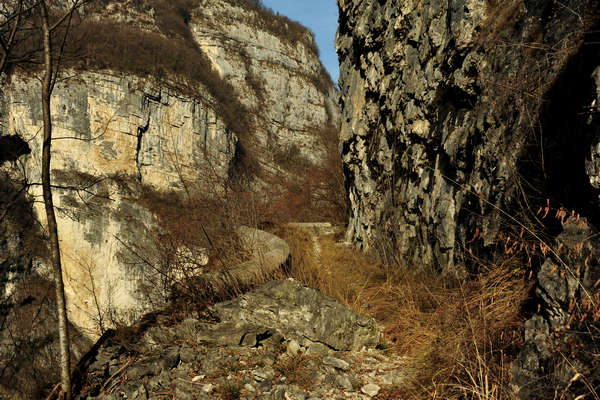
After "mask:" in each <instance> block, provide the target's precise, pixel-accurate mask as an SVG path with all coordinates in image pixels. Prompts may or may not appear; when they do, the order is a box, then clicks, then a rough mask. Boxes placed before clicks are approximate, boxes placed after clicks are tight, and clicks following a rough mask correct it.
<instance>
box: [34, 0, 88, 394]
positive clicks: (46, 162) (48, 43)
mask: <svg viewBox="0 0 600 400" xmlns="http://www.w3.org/2000/svg"><path fill="white" fill-rule="evenodd" d="M82 3H83V1H82V2H80V1H79V0H74V1H73V4H72V6H71V7H70V9H69V10H68V11H67V12H66V13H65V14H64V15H63V17H62V18H60V19H59V20H58V21H57V22H55V23H54V25H52V26H51V25H50V21H49V17H48V6H47V4H46V0H41V1H40V7H39V9H40V16H41V25H42V26H41V28H42V37H43V43H44V77H43V81H42V115H43V124H44V139H43V140H44V141H43V146H42V193H43V197H44V206H45V209H46V218H47V224H48V235H49V239H50V253H51V254H50V257H51V263H52V269H53V272H54V284H55V288H56V307H57V315H58V334H59V342H60V353H61V365H60V373H61V386H62V390H63V391H64V393H65V399H66V400H71V399H72V391H71V357H70V346H69V332H68V322H67V306H66V299H65V288H64V283H63V276H62V263H61V259H60V245H59V241H58V228H57V224H56V215H55V213H54V203H53V200H52V186H51V182H50V160H51V154H52V153H51V147H52V116H51V114H50V105H51V98H52V89H53V87H54V82H55V80H56V76H57V75H58V68H59V67H60V57H61V55H62V52H59V54H58V55H57V59H58V62H56V65H55V60H54V55H53V50H52V31H53V30H54V29H56V27H58V26H59V25H60V24H62V23H63V22H64V21H65V20H67V18H68V19H69V23H70V18H71V16H72V14H73V12H74V11H75V9H76V8H77V7H79V6H80V5H81V4H82ZM66 31H67V32H68V28H67V30H66ZM66 37H67V33H65V36H64V39H63V43H62V45H61V49H62V48H64V41H65V40H66Z"/></svg>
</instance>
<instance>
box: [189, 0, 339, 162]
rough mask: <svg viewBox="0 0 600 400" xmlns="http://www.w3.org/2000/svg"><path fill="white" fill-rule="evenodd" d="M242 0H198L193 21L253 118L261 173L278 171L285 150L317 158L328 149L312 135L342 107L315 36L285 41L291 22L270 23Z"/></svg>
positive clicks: (215, 63) (199, 37) (335, 120)
mask: <svg viewBox="0 0 600 400" xmlns="http://www.w3.org/2000/svg"><path fill="white" fill-rule="evenodd" d="M243 3H244V1H240V2H232V1H228V0H217V1H212V0H210V1H208V0H205V1H203V2H201V5H200V6H199V7H198V8H196V9H195V10H194V12H193V16H192V19H191V21H190V30H191V32H192V34H193V37H194V40H195V41H196V42H197V43H198V46H199V47H200V49H202V50H203V51H204V52H205V54H206V55H207V56H208V58H209V59H210V61H211V62H212V65H213V67H214V68H215V69H216V70H217V71H218V72H219V74H220V75H221V77H222V78H223V79H225V80H227V81H228V82H230V83H231V84H232V85H233V86H234V87H235V88H236V91H237V93H238V94H239V98H240V101H241V102H242V103H243V104H244V105H245V106H247V107H248V108H249V109H250V110H251V113H252V114H253V116H254V118H255V119H256V127H257V128H258V129H256V132H253V134H252V142H253V143H252V144H253V145H254V146H256V150H255V151H256V152H257V154H258V155H259V162H260V163H261V165H262V166H263V168H265V169H266V172H271V173H274V172H276V171H277V170H279V169H280V168H281V165H278V164H280V159H281V158H282V157H283V156H284V155H285V154H286V153H289V152H290V151H291V152H296V151H297V152H298V154H299V156H300V157H301V158H303V159H305V160H308V161H309V162H311V163H318V162H319V161H320V160H323V159H324V158H325V157H326V156H327V155H326V154H325V148H324V146H323V145H322V143H321V140H322V138H320V137H319V135H317V133H318V132H319V131H320V130H321V129H322V128H323V127H324V126H326V125H328V124H332V125H333V126H337V124H338V121H339V111H338V105H337V102H338V98H337V96H338V95H337V93H336V91H335V89H334V88H333V85H332V84H331V81H330V78H329V77H328V76H327V73H326V72H325V71H324V69H323V66H322V65H321V63H320V61H319V59H318V57H317V56H316V54H315V44H314V39H313V38H312V36H311V35H310V33H309V32H308V31H304V32H301V33H300V32H297V33H295V34H296V35H299V38H298V39H296V40H290V36H292V33H291V32H289V31H286V29H288V30H291V29H292V26H291V25H292V23H291V22H282V25H277V26H276V27H273V26H270V25H269V21H267V20H265V15H264V14H263V13H261V12H260V11H258V10H257V9H254V8H248V7H247V6H246V7H244V6H243ZM224 21H225V22H226V23H225V24H223V23H222V22H224ZM257 27H258V29H257ZM277 29H281V31H280V32H279V33H277Z"/></svg>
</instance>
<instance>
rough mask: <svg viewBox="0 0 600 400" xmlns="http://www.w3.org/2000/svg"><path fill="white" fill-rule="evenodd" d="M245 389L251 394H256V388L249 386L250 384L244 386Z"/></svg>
mask: <svg viewBox="0 0 600 400" xmlns="http://www.w3.org/2000/svg"><path fill="white" fill-rule="evenodd" d="M244 389H246V390H247V391H249V392H252V393H254V392H256V389H254V386H252V385H251V384H249V383H246V384H245V385H244Z"/></svg>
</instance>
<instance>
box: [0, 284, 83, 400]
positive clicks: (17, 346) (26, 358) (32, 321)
mask: <svg viewBox="0 0 600 400" xmlns="http://www.w3.org/2000/svg"><path fill="white" fill-rule="evenodd" d="M1 306H2V307H0V398H11V399H15V400H28V399H38V398H44V397H43V396H44V394H47V391H48V390H49V389H50V388H51V387H52V385H54V384H55V383H56V382H57V381H58V380H59V374H58V370H57V369H56V368H55V366H56V365H58V363H59V354H60V352H59V343H58V331H57V327H58V322H57V319H56V304H55V290H54V284H53V283H52V282H50V281H47V280H45V279H44V278H42V277H40V276H38V275H31V276H29V277H28V278H27V279H24V280H23V281H21V282H20V283H19V285H18V286H17V288H16V289H15V291H14V294H13V295H12V296H11V297H10V298H8V299H6V300H5V301H4V304H1ZM69 334H70V336H71V343H72V347H71V351H72V355H71V357H75V354H76V353H80V352H81V351H82V350H83V349H87V348H89V346H90V345H91V344H90V343H89V342H88V341H87V339H85V338H84V337H83V336H82V335H81V334H80V333H79V332H77V330H76V329H75V328H74V327H73V326H70V327H69ZM3 396H6V397H3Z"/></svg>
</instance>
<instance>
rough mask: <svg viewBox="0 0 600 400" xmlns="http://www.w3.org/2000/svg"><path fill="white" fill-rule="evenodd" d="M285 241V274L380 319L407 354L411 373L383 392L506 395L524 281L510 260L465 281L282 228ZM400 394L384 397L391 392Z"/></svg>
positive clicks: (392, 342)
mask: <svg viewBox="0 0 600 400" xmlns="http://www.w3.org/2000/svg"><path fill="white" fill-rule="evenodd" d="M277 233H278V234H279V235H281V236H282V237H283V238H284V239H285V240H287V241H288V243H289V244H290V248H291V251H292V269H291V272H290V274H291V275H292V276H293V277H294V278H296V279H298V280H300V281H302V282H304V283H305V284H307V285H309V286H312V287H315V288H317V289H319V290H321V291H322V292H323V293H324V294H327V295H329V296H332V297H334V298H336V299H337V300H338V301H339V302H341V303H342V304H344V305H346V306H348V307H349V308H351V309H352V310H354V311H356V312H359V313H363V314H366V315H369V316H372V317H374V318H375V319H376V320H377V321H378V322H379V323H380V324H381V325H383V326H384V327H385V331H384V339H383V340H384V344H385V345H386V346H390V351H393V352H395V353H398V354H401V355H404V356H408V357H409V359H410V360H412V361H411V363H412V364H413V365H412V366H413V367H414V370H416V371H418V372H417V374H416V375H415V376H414V379H413V380H412V381H411V382H409V384H407V385H406V387H403V388H397V390H396V389H394V390H392V389H390V390H388V391H386V392H384V393H385V396H388V397H382V398H402V399H423V398H438V399H448V398H473V399H502V398H511V396H510V395H509V394H508V392H507V389H506V384H507V382H508V379H509V376H508V365H509V361H510V360H511V357H512V356H514V355H515V354H516V350H517V346H518V344H519V342H520V340H521V337H520V334H519V331H518V328H519V326H520V325H521V323H522V319H521V316H520V307H521V304H522V303H523V302H524V300H525V299H526V297H527V293H528V291H529V284H528V283H527V282H525V281H524V280H523V279H522V277H521V276H522V274H518V273H517V272H513V271H516V269H515V268H514V265H510V264H509V263H505V264H504V265H497V266H493V267H491V268H488V269H486V270H485V271H484V272H483V273H480V274H478V275H477V276H474V277H472V279H471V280H470V281H468V282H466V283H460V282H456V281H452V280H451V279H449V278H442V277H440V275H438V274H435V273H428V272H427V271H421V272H418V273H417V272H412V271H411V270H410V269H409V268H394V269H391V268H389V267H386V266H385V265H383V264H381V263H379V262H377V261H375V260H374V259H373V258H370V257H369V256H368V255H365V254H363V253H359V252H356V251H354V250H352V249H350V248H347V247H341V246H339V245H337V244H336V242H335V240H334V238H333V237H326V238H323V239H321V240H320V256H319V257H317V256H316V255H315V248H314V242H313V239H312V236H311V234H309V233H308V232H306V231H302V230H298V229H291V228H280V229H279V230H278V231H277ZM392 395H393V396H396V395H397V396H399V397H390V396H392Z"/></svg>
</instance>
